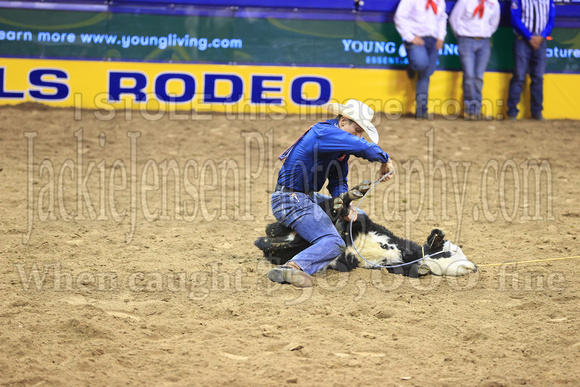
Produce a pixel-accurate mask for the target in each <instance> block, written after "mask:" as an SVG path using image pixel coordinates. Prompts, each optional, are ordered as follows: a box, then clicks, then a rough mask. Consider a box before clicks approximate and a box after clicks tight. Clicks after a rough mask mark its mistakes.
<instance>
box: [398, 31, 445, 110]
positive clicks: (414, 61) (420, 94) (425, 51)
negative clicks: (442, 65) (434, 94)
mask: <svg viewBox="0 0 580 387" xmlns="http://www.w3.org/2000/svg"><path fill="white" fill-rule="evenodd" d="M423 40H424V41H425V45H424V46H417V45H414V44H411V43H407V42H405V49H406V50H407V56H408V57H409V66H410V67H411V69H412V70H415V71H416V72H417V93H416V96H415V101H416V102H417V111H416V113H415V115H416V116H417V117H418V118H422V117H425V116H426V115H427V101H428V98H429V77H430V76H431V74H433V73H434V72H435V68H436V67H437V57H438V55H439V50H437V49H436V48H435V44H436V43H437V39H435V38H433V37H431V36H427V37H424V38H423Z"/></svg>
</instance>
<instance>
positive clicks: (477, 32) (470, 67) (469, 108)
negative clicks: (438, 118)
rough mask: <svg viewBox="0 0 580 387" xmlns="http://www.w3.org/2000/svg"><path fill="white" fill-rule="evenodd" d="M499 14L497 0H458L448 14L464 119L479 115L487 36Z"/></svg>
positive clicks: (493, 27)
mask: <svg viewBox="0 0 580 387" xmlns="http://www.w3.org/2000/svg"><path fill="white" fill-rule="evenodd" d="M499 17H500V9H499V3H498V1H497V0H458V1H457V3H456V4H455V6H454V7H453V10H452V11H451V15H450V16H449V24H450V25H451V29H452V30H453V33H454V34H455V36H456V37H457V44H458V46H459V47H458V48H459V59H460V60H461V66H462V67H463V101H464V116H465V118H466V119H467V120H479V119H481V118H482V115H481V89H482V88H483V74H484V73H485V69H486V68H487V64H488V62H489V56H490V53H491V50H490V44H489V38H490V37H491V35H493V33H494V32H495V31H496V30H497V26H498V25H499Z"/></svg>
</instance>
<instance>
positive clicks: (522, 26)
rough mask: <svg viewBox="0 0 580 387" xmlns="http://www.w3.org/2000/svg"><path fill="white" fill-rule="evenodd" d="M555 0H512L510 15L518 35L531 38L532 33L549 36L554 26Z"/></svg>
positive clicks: (544, 36)
mask: <svg viewBox="0 0 580 387" xmlns="http://www.w3.org/2000/svg"><path fill="white" fill-rule="evenodd" d="M555 14H556V7H555V6H554V0H512V3H511V7H510V16H511V22H512V27H513V28H514V31H515V33H516V34H517V35H519V36H521V37H523V38H525V39H526V40H530V38H531V37H532V35H540V36H542V37H543V38H544V39H545V38H547V37H548V36H549V35H550V34H551V33H552V29H553V28H554V16H555Z"/></svg>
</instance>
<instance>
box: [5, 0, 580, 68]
mask: <svg viewBox="0 0 580 387" xmlns="http://www.w3.org/2000/svg"><path fill="white" fill-rule="evenodd" d="M513 39H514V35H513V32H512V29H511V28H510V27H508V26H503V27H500V29H499V30H498V31H497V32H496V34H495V35H494V36H493V38H492V42H491V44H492V56H491V59H490V63H489V65H488V71H500V72H505V71H510V69H511V68H512V67H513V56H512V54H511V52H512V51H511V47H512V44H513ZM547 54H548V61H547V72H567V73H578V72H580V30H578V29H574V28H555V29H554V32H553V34H552V36H551V40H549V41H548V49H547ZM0 56H2V57H12V58H46V59H76V60H78V59H84V60H107V61H156V62H181V63H213V64H218V63H219V64H250V65H251V64H262V65H263V64H266V65H288V66H292V65H301V66H305V65H306V66H326V67H328V66H332V67H335V66H336V67H360V68H386V69H400V68H404V67H405V66H406V65H407V63H408V60H407V57H406V52H405V49H404V45H402V41H401V37H400V36H399V34H398V33H397V31H396V30H395V27H394V24H393V23H380V22H369V21H365V19H364V18H363V17H351V18H348V19H345V20H320V19H311V18H307V19H304V18H273V17H259V18H255V17H233V16H227V14H226V15H213V16H207V15H206V16H202V15H186V14H176V15H167V14H147V13H121V12H109V11H103V12H83V11H63V10H50V9H42V10H37V9H12V8H3V9H2V12H1V14H0ZM439 62H440V63H439V67H440V68H441V69H445V70H460V69H461V65H460V62H459V58H458V52H457V44H456V40H455V37H454V36H453V34H452V33H451V31H449V33H448V38H447V39H446V43H445V46H444V47H443V49H441V51H440V56H439Z"/></svg>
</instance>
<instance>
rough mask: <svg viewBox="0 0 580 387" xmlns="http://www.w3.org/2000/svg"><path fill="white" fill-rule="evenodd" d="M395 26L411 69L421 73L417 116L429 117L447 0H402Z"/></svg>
mask: <svg viewBox="0 0 580 387" xmlns="http://www.w3.org/2000/svg"><path fill="white" fill-rule="evenodd" d="M394 21H395V28H396V29H397V31H398V32H399V34H400V35H401V37H402V38H403V41H404V42H405V49H406V50H407V56H408V58H409V66H410V69H411V70H414V71H415V72H416V73H417V91H416V97H415V100H416V103H417V110H416V113H415V116H416V117H417V118H427V117H428V115H427V101H428V93H429V77H430V76H431V74H433V72H434V71H435V68H436V67H437V57H438V55H439V50H440V49H441V48H442V47H443V41H444V40H445V35H446V33H447V14H446V13H445V1H444V0H401V2H400V3H399V6H398V7H397V11H396V12H395V18H394Z"/></svg>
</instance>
